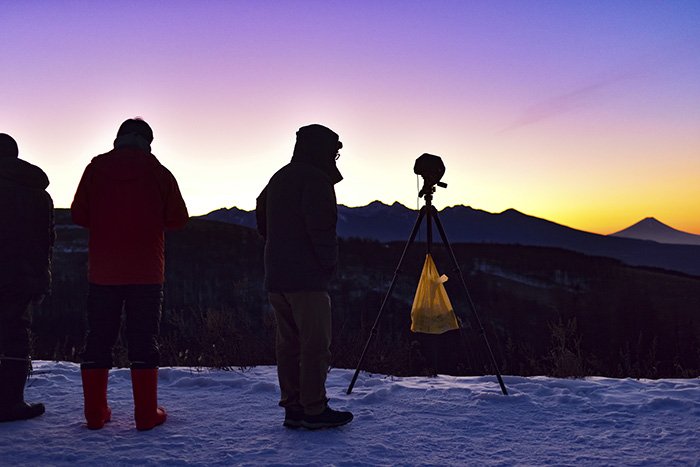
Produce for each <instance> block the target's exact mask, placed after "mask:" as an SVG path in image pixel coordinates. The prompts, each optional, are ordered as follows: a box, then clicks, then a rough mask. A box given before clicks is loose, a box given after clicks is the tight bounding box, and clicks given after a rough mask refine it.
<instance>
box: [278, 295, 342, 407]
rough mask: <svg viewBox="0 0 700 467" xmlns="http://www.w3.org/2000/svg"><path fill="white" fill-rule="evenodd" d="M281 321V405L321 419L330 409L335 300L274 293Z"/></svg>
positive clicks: (322, 296)
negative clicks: (328, 385) (328, 383)
mask: <svg viewBox="0 0 700 467" xmlns="http://www.w3.org/2000/svg"><path fill="white" fill-rule="evenodd" d="M268 297H269V299H270V304H271V305H272V307H273V308H274V310H275V320H276V321H277V336H276V344H277V346H276V354H277V377H278V379H279V384H280V392H281V397H280V403H279V405H281V406H282V407H284V408H286V409H292V410H301V409H303V410H304V412H305V413H307V414H309V415H317V414H319V413H321V412H323V410H324V409H325V408H326V403H327V401H328V399H327V398H326V375H327V374H328V366H329V364H330V361H331V351H330V346H331V299H330V297H329V296H328V293H326V292H294V293H283V294H282V293H270V294H269V295H268Z"/></svg>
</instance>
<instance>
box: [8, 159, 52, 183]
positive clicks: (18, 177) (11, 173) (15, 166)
mask: <svg viewBox="0 0 700 467" xmlns="http://www.w3.org/2000/svg"><path fill="white" fill-rule="evenodd" d="M0 183H5V184H13V185H21V186H26V187H29V188H36V189H39V190H45V189H46V187H48V186H49V177H47V176H46V173H44V171H43V170H41V169H40V168H39V167H37V166H36V165H33V164H30V163H29V162H27V161H25V160H22V159H19V158H16V157H0Z"/></svg>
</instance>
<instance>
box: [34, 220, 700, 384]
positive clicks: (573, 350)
mask: <svg viewBox="0 0 700 467" xmlns="http://www.w3.org/2000/svg"><path fill="white" fill-rule="evenodd" d="M69 218H70V216H69V213H68V212H67V211H66V210H57V236H58V240H57V246H56V251H55V253H54V268H53V271H54V272H53V277H54V283H53V293H52V295H51V296H50V297H49V298H48V299H47V300H46V301H45V303H44V304H43V305H42V307H41V309H40V310H37V311H36V313H35V319H34V326H33V328H34V357H35V358H41V359H64V360H77V359H78V352H79V350H80V347H81V345H82V339H83V335H84V332H85V323H84V310H85V304H84V302H85V294H86V290H87V283H86V262H87V247H86V243H87V232H86V231H85V230H84V229H81V228H78V227H76V226H74V225H72V224H71V223H70V221H69ZM448 235H449V232H448ZM403 246H404V244H403V243H402V242H396V243H390V244H382V243H379V242H376V241H366V240H359V239H351V240H343V241H341V243H340V264H339V270H338V278H337V280H336V281H335V283H334V285H333V289H332V291H331V296H332V299H333V305H334V308H333V319H334V322H333V332H334V342H333V349H332V350H333V358H334V360H333V365H334V366H336V367H344V368H354V366H355V365H356V363H357V359H358V357H359V354H360V352H361V350H362V347H363V346H364V344H365V342H366V339H367V338H368V336H369V331H370V329H371V327H372V324H373V322H374V319H375V317H376V314H377V311H378V309H379V306H380V304H381V300H382V299H383V297H384V295H385V293H386V289H387V287H388V285H389V283H390V281H391V279H392V277H393V275H394V272H395V268H396V264H397V262H398V260H399V257H400V255H401V251H402V249H403ZM262 247H263V245H262V242H261V240H260V239H259V238H258V236H257V234H256V233H255V232H254V231H253V230H251V229H247V228H244V227H240V226H236V225H232V224H224V223H218V222H211V221H204V220H200V219H192V220H191V221H190V223H189V225H188V226H187V228H186V229H184V230H182V231H176V232H171V233H168V235H167V238H166V287H165V306H164V311H163V323H162V328H161V335H162V350H163V361H162V364H163V365H190V366H217V367H232V366H235V367H240V366H252V365H260V364H274V321H273V318H272V314H271V312H270V309H269V306H268V305H267V301H266V297H265V293H264V291H263V289H262V277H263V266H262ZM453 248H454V250H455V254H456V256H457V258H458V261H459V263H460V268H461V269H462V272H463V273H464V276H465V279H466V282H467V285H468V287H469V292H470V294H471V296H472V299H473V301H474V303H475V305H476V307H477V310H478V313H479V316H480V318H481V321H482V323H483V324H484V327H485V330H486V334H487V336H488V338H489V341H490V343H491V346H492V347H493V350H494V354H495V356H496V359H497V361H498V363H499V365H500V367H501V371H502V372H503V373H504V374H519V375H535V374H548V375H553V376H583V375H603V376H617V377H650V378H656V377H695V376H698V375H700V342H699V341H698V337H697V336H699V335H700V316H699V314H700V278H698V277H693V276H685V275H682V274H677V273H670V272H668V271H661V270H652V269H643V268H633V267H628V266H625V265H624V264H622V263H621V262H619V261H617V260H612V259H608V258H600V257H589V256H585V255H582V254H578V253H573V252H570V251H567V250H560V249H554V248H544V247H528V246H518V245H491V244H455V245H453ZM433 249H434V251H433V254H434V257H435V260H436V263H437V266H438V269H439V271H440V273H445V274H447V275H448V276H450V277H451V279H450V280H449V281H448V282H447V283H446V287H447V291H448V294H449V296H450V299H451V301H452V303H453V305H454V306H455V309H456V311H457V314H458V316H459V317H460V318H461V319H462V320H463V324H464V328H463V330H461V331H453V332H448V333H446V334H443V335H440V336H429V335H424V334H414V333H411V332H410V309H411V303H412V301H413V295H414V293H415V288H416V285H417V282H418V276H419V273H420V268H421V266H422V263H423V260H424V254H425V251H424V246H423V245H421V244H419V243H416V244H415V245H414V246H413V248H412V249H411V251H410V252H409V255H408V256H407V258H406V261H405V264H404V268H403V271H402V272H401V274H400V276H399V280H398V281H397V285H396V288H395V289H394V293H393V295H392V300H390V301H389V303H388V305H387V307H386V308H385V311H384V314H383V316H382V319H381V321H380V324H379V326H378V329H377V334H376V336H375V338H374V339H373V341H372V345H371V346H370V348H369V351H368V353H367V357H366V359H365V364H364V365H363V369H366V370H370V371H375V372H382V373H388V374H396V375H410V374H431V373H433V372H438V373H448V374H455V375H472V374H484V373H492V372H493V371H492V369H491V368H490V367H489V363H488V362H489V360H488V358H487V355H486V353H485V346H484V343H483V339H482V337H481V336H480V334H479V332H478V329H476V328H475V326H474V323H473V321H474V320H473V317H472V316H471V314H470V313H469V311H468V308H467V306H466V303H467V302H466V299H465V297H464V293H463V290H462V289H461V287H459V281H458V280H457V277H456V274H454V271H451V264H450V263H449V262H448V258H447V256H446V255H445V252H444V251H441V250H442V247H441V246H438V245H436V246H435V247H434V248H433ZM117 354H118V357H119V358H120V361H122V362H123V363H125V357H124V355H125V353H124V349H123V348H121V347H120V346H118V348H117Z"/></svg>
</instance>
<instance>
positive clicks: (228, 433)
mask: <svg viewBox="0 0 700 467" xmlns="http://www.w3.org/2000/svg"><path fill="white" fill-rule="evenodd" d="M34 366H35V371H36V374H35V375H34V376H33V377H32V379H31V380H30V386H29V387H28V389H27V391H26V394H27V400H29V401H43V402H45V403H46V407H47V412H46V414H45V415H43V416H42V417H39V418H37V419H34V420H30V421H23V422H14V423H3V424H0V465H3V466H7V465H31V466H52V465H57V466H69V465H70V466H73V465H95V466H101V465H175V466H177V465H239V464H243V465H271V464H273V465H328V464H333V465H504V466H510V465H576V466H579V465H595V466H600V465H615V466H619V465H635V466H639V465H696V466H697V465H700V380H698V379H692V380H680V379H679V380H659V381H651V380H641V381H637V380H631V379H624V380H618V379H610V378H586V379H581V380H565V379H554V378H544V377H536V378H524V377H509V376H506V377H505V382H506V385H507V386H508V389H509V392H510V395H509V396H503V395H501V393H500V390H499V387H498V384H497V382H496V381H495V378H493V377H459V378H457V377H450V376H439V377H437V378H418V377H416V378H395V377H389V376H381V375H369V374H365V373H362V374H361V375H360V378H359V380H358V383H357V385H356V386H355V389H354V390H353V393H352V394H350V395H349V396H348V395H346V394H345V389H346V388H347V386H348V383H349V381H350V378H351V376H352V371H351V370H339V369H334V370H332V371H331V373H330V375H329V378H328V390H329V391H328V392H329V397H331V398H332V399H331V406H333V407H336V408H343V409H349V410H351V411H352V412H354V413H355V420H354V421H353V422H352V423H351V424H349V425H347V426H345V427H342V428H337V429H331V430H322V431H306V430H303V429H300V430H289V429H285V428H284V427H282V409H280V408H279V407H278V406H277V397H278V389H277V379H276V373H275V368H274V367H257V368H252V369H249V370H246V371H218V370H204V371H201V372H197V371H195V370H192V369H188V368H163V369H161V373H160V376H161V378H160V401H161V403H162V404H163V405H164V406H165V407H166V408H167V410H168V413H169V418H168V421H167V422H166V424H165V425H163V426H161V427H157V428H155V429H154V430H152V431H148V432H137V431H136V429H135V428H134V424H133V418H132V410H133V409H132V399H131V384H130V379H129V372H128V370H113V371H112V372H111V374H110V380H109V383H110V386H109V399H110V403H111V406H112V410H113V419H112V422H111V423H109V424H107V425H106V426H105V428H104V429H102V430H99V431H90V430H88V429H87V428H86V427H85V425H84V421H83V417H82V390H81V385H80V373H79V368H78V366H77V365H76V364H73V363H65V362H60V363H55V362H35V365H34Z"/></svg>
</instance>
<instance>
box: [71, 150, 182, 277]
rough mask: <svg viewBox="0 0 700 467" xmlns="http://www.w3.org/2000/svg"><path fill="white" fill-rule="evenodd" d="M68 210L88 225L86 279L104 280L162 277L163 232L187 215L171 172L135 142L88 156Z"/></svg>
mask: <svg viewBox="0 0 700 467" xmlns="http://www.w3.org/2000/svg"><path fill="white" fill-rule="evenodd" d="M71 211H72V215H73V220H74V221H75V222H76V223H77V224H79V225H82V226H85V227H87V228H88V229H90V240H89V242H90V244H89V250H90V257H89V262H90V282H92V283H96V284H108V285H116V284H154V283H161V282H163V273H164V253H163V248H164V236H163V231H164V230H165V229H167V228H178V227H182V226H183V225H184V224H185V222H187V218H188V216H187V208H186V207H185V205H184V202H183V201H182V197H181V195H180V192H179V189H178V187H177V183H176V182H175V178H174V177H173V176H172V174H171V173H170V171H168V169H166V168H165V167H164V166H163V165H161V164H160V162H159V161H158V160H157V159H156V157H155V156H153V155H152V154H151V153H150V152H149V151H146V150H145V149H143V148H141V147H138V146H135V145H125V146H119V147H116V148H115V149H114V150H112V151H110V152H108V153H106V154H102V155H100V156H97V157H95V158H94V159H93V160H92V162H91V163H90V164H89V165H88V166H87V168H86V169H85V173H84V175H83V179H82V180H81V182H80V186H79V188H78V191H77V192H76V196H75V200H74V201H73V205H72V207H71Z"/></svg>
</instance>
